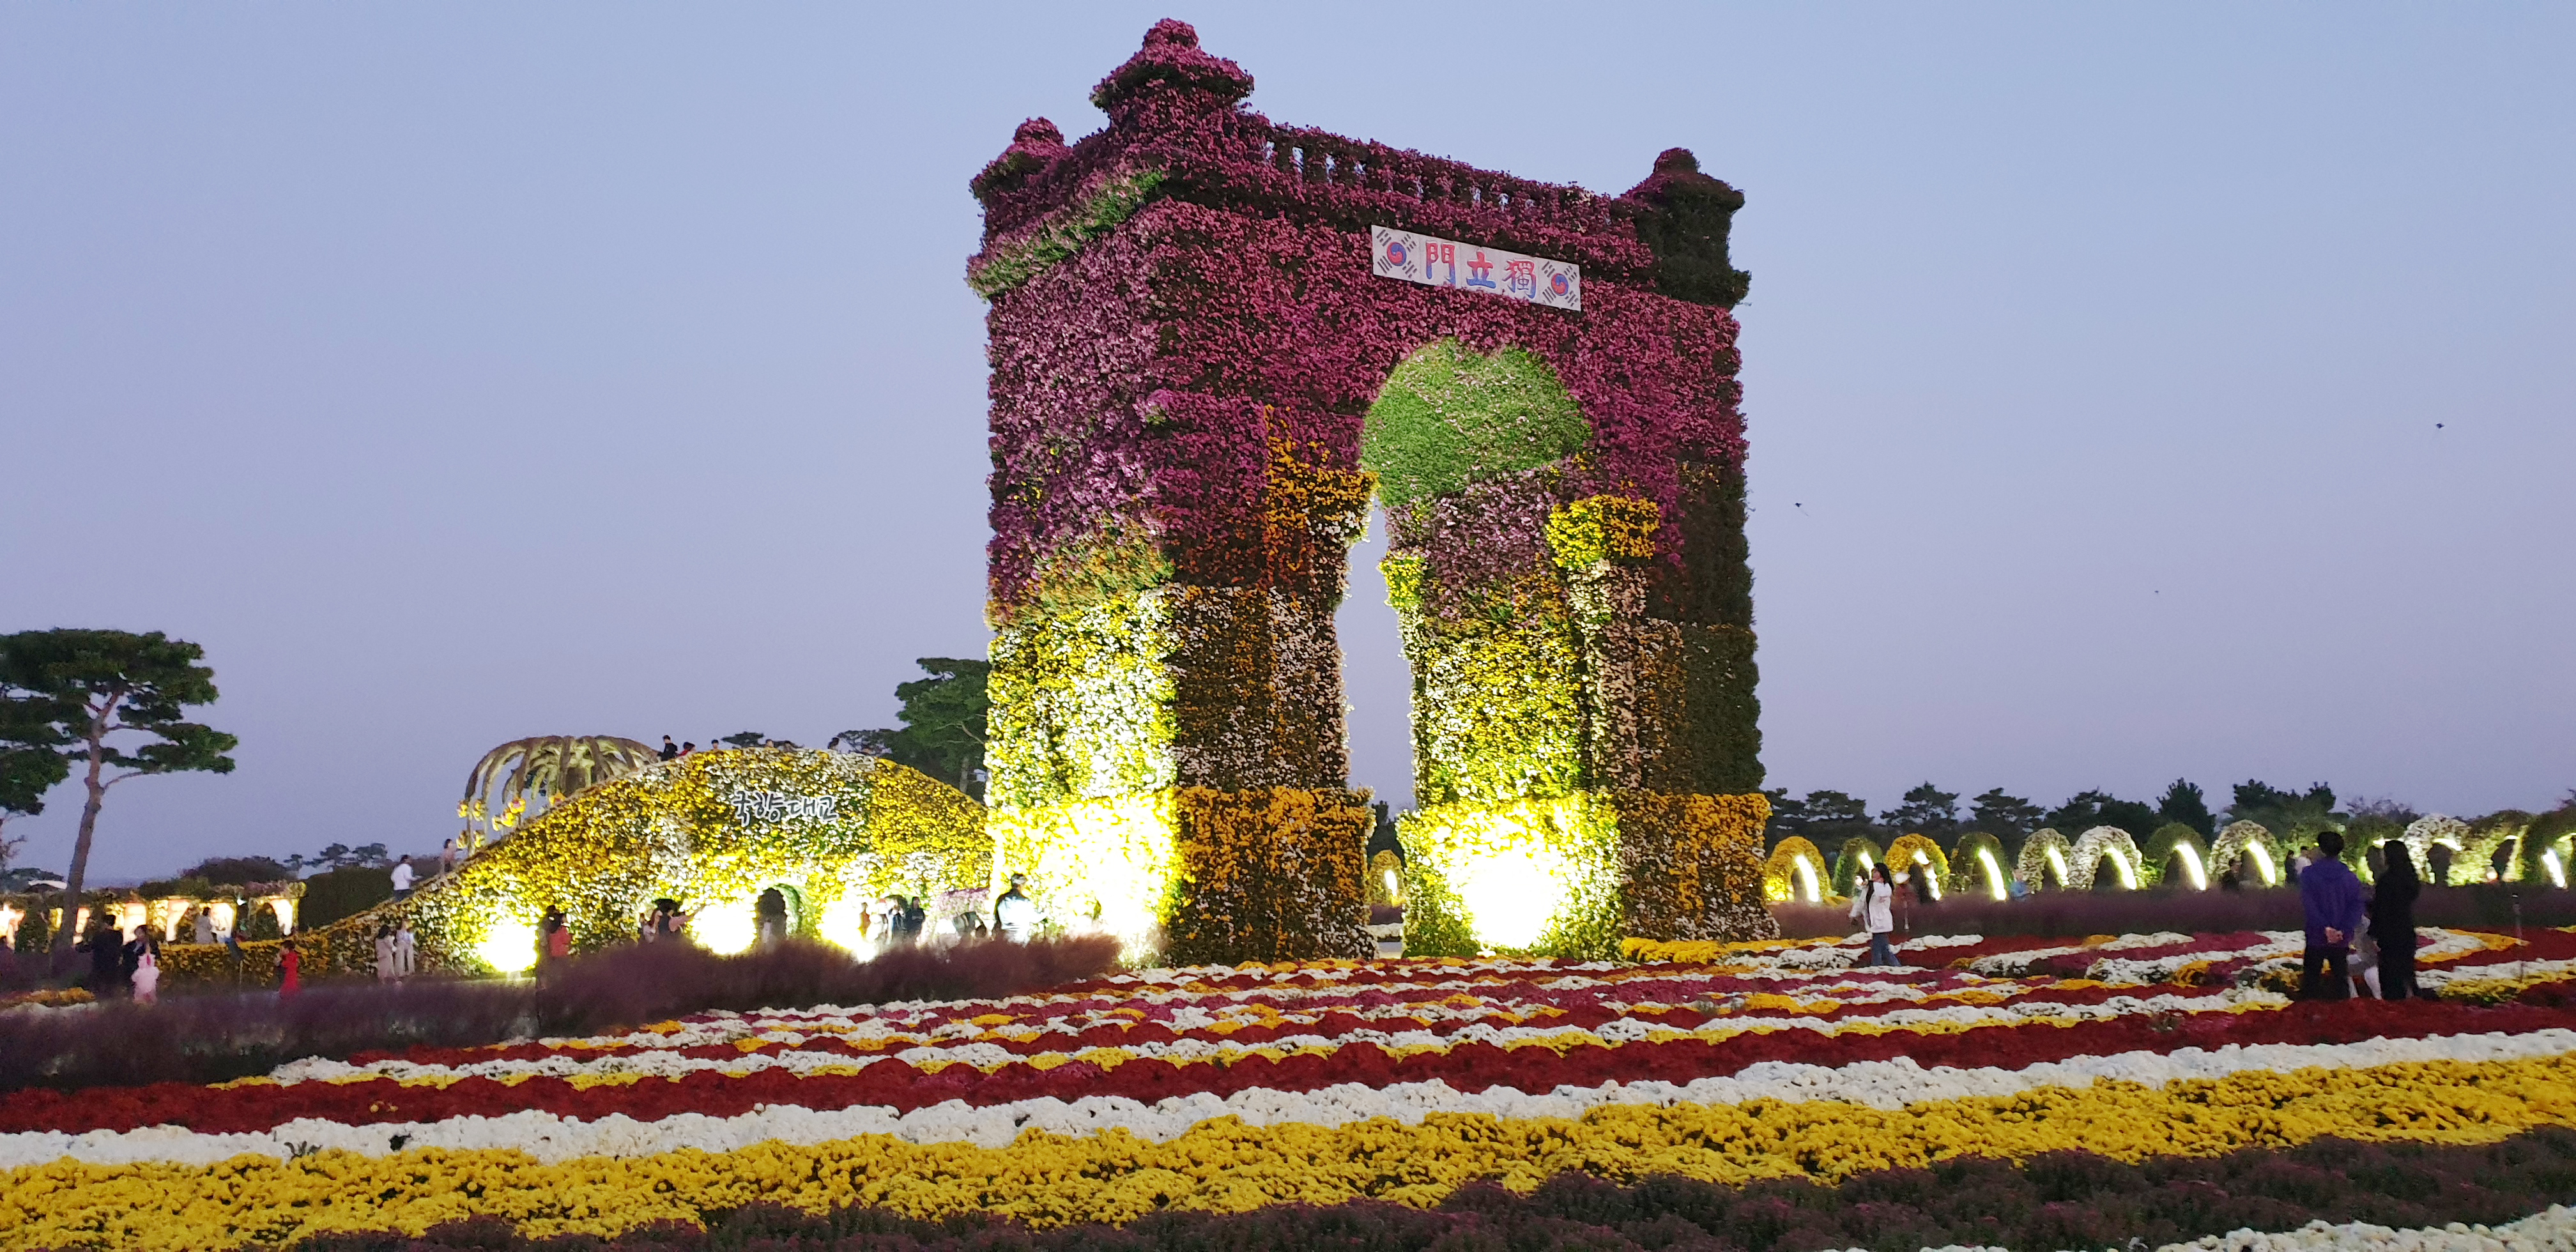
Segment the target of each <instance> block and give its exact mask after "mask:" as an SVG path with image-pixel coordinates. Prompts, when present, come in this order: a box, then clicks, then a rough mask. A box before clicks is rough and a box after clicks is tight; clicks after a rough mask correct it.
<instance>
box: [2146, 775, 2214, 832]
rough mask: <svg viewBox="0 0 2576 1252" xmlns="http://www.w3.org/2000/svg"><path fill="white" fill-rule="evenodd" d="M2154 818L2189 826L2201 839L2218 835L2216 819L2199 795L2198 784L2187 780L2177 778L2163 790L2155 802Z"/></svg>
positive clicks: (2204, 798) (2204, 799)
mask: <svg viewBox="0 0 2576 1252" xmlns="http://www.w3.org/2000/svg"><path fill="white" fill-rule="evenodd" d="M2156 816H2158V817H2161V818H2163V819H2164V820H2166V821H2168V822H2174V823H2179V824H2181V825H2184V826H2189V827H2191V828H2192V830H2193V831H2194V832H2196V833H2197V834H2199V835H2200V837H2201V838H2203V839H2207V838H2209V837H2210V836H2212V835H2215V834H2217V833H2218V817H2217V815H2216V814H2213V813H2211V812H2210V811H2209V801H2208V799H2207V797H2205V796H2203V795H2202V794H2201V790H2200V784H2198V783H2196V782H2193V781H2191V780H2190V779H2188V778H2177V779H2175V780H2173V785H2172V786H2170V787H2167V788H2165V794H2164V795H2163V797H2162V798H2160V799H2158V800H2157V801H2156Z"/></svg>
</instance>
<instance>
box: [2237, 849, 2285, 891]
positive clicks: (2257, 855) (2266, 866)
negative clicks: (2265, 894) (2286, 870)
mask: <svg viewBox="0 0 2576 1252" xmlns="http://www.w3.org/2000/svg"><path fill="white" fill-rule="evenodd" d="M2245 850H2246V851H2248V852H2251V853H2253V854H2254V869H2255V872H2257V873H2260V874H2261V875H2263V885H2264V886H2266V887H2269V886H2272V885H2274V884H2276V883H2278V882H2280V881H2281V876H2280V875H2279V874H2276V873H2274V872H2273V871H2272V854H2271V853H2269V852H2266V851H2264V850H2263V845H2262V844H2259V843H2249V844H2246V845H2245Z"/></svg>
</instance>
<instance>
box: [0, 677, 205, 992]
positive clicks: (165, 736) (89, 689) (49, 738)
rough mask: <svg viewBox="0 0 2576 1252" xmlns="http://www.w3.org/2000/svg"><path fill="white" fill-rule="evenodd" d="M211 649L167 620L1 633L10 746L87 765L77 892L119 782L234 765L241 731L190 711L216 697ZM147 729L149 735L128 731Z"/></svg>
mask: <svg viewBox="0 0 2576 1252" xmlns="http://www.w3.org/2000/svg"><path fill="white" fill-rule="evenodd" d="M205 655H206V652H205V649H203V648H201V647H198V646H197V645H196V644H193V643H189V642H186V641H185V640H179V639H172V638H170V637H169V636H167V635H164V634H162V633H161V632H159V631H157V630H156V631H153V632H151V633H149V634H140V635H138V634H134V633H132V632H130V631H122V630H74V629H56V630H30V631H21V632H19V633H17V634H13V635H0V753H5V754H7V755H9V756H12V757H17V756H19V755H20V754H25V753H42V754H46V755H50V756H52V757H54V758H55V759H56V761H57V762H59V764H60V767H61V768H62V769H63V770H64V771H65V774H64V776H66V777H67V776H69V774H70V772H72V771H74V770H78V771H79V772H80V773H81V775H82V779H81V782H82V786H83V788H84V789H85V790H86V792H87V797H86V802H85V803H84V804H83V805H82V808H81V819H80V834H79V835H78V837H77V838H76V839H75V840H74V841H73V843H72V863H71V872H70V873H68V874H66V875H65V876H64V887H63V891H64V894H65V896H66V897H67V898H70V899H75V900H76V899H79V898H80V891H81V885H82V879H83V877H84V875H86V873H87V872H88V869H89V852H90V843H91V840H92V839H93V838H94V837H95V836H96V834H97V832H98V814H99V809H100V807H101V806H102V805H104V804H105V803H106V800H107V792H108V789H109V788H111V787H114V786H116V785H117V784H119V783H123V782H127V781H129V780H132V779H135V778H141V777H145V776H147V775H152V774H172V773H179V772H183V771H197V770H202V771H205V772H209V773H216V774H227V773H231V772H232V768H233V760H232V758H231V757H229V756H226V755H225V753H228V752H230V751H232V750H233V748H234V747H235V746H237V745H238V744H239V743H240V742H241V741H240V740H238V739H236V738H234V737H233V736H231V735H228V734H225V733H224V732H222V731H220V730H216V729H215V728H213V727H211V726H208V725H205V724H204V723H201V722H192V721H189V720H187V716H186V714H187V710H188V709H189V708H190V707H192V706H195V705H202V704H212V703H214V701H215V697H216V691H215V671H214V670H212V669H211V668H208V667H207V666H204V665H200V664H198V662H199V661H201V660H203V659H204V658H205ZM138 735H139V736H141V737H142V738H141V740H140V741H139V742H138V741H136V740H134V739H131V738H124V739H120V738H119V737H121V736H138ZM22 768H35V767H33V766H24V767H22ZM44 768H47V769H50V768H53V767H50V766H48V767H44ZM73 938H74V936H73V935H72V934H71V928H70V927H68V926H66V927H64V928H63V930H62V931H61V932H60V933H58V934H56V935H55V936H54V946H55V951H56V952H58V953H59V952H61V951H62V950H64V949H65V948H68V947H69V946H70V944H71V942H72V940H73Z"/></svg>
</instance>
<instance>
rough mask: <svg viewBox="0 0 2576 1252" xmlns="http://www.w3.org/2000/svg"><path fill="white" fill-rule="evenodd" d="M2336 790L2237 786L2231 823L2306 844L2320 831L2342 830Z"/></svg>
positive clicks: (2250, 783)
mask: <svg viewBox="0 0 2576 1252" xmlns="http://www.w3.org/2000/svg"><path fill="white" fill-rule="evenodd" d="M2334 804H2335V794H2334V788H2332V787H2329V786H2327V785H2325V784H2324V783H2312V784H2310V785H2309V787H2308V789H2307V790H2306V791H2304V792H2298V791H2288V790H2284V789H2282V788H2279V787H2273V786H2268V785H2266V784H2264V783H2262V782H2259V781H2256V780H2253V779H2247V780H2246V781H2244V782H2241V783H2238V784H2236V797H2235V802H2234V803H2232V804H2230V805H2229V806H2228V807H2227V816H2228V820H2230V821H2238V822H2259V823H2261V824H2262V825H2263V827H2264V829H2266V830H2269V831H2271V832H2272V833H2273V834H2275V835H2277V836H2279V837H2280V838H2282V839H2283V840H2285V841H2298V842H2305V841H2306V840H2307V839H2308V837H2309V836H2312V835H2314V834H2316V832H2318V831H2321V830H2330V829H2341V828H2342V826H2343V816H2342V814H2339V813H2337V812H2335V811H2334Z"/></svg>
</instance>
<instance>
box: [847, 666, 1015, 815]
mask: <svg viewBox="0 0 2576 1252" xmlns="http://www.w3.org/2000/svg"><path fill="white" fill-rule="evenodd" d="M914 664H916V665H919V666H920V667H921V669H922V672H923V673H925V674H928V675H929V677H927V678H916V679H913V680H912V681H910V682H906V683H900V684H897V685H896V687H895V689H894V697H895V699H897V700H899V701H901V702H902V708H901V709H900V710H899V711H898V712H897V713H896V714H895V717H896V719H897V720H899V721H901V722H902V723H903V726H902V728H901V729H876V730H845V731H842V732H841V733H839V734H837V735H834V736H832V741H831V744H830V746H831V747H833V748H835V749H839V750H841V751H847V752H857V753H861V754H863V755H867V756H881V757H884V758H886V759H887V760H890V761H893V762H894V763H895V764H897V765H909V766H911V767H912V768H914V769H917V770H920V771H921V772H922V773H925V774H928V775H930V776H931V777H933V778H936V779H939V780H940V781H942V782H945V783H949V784H951V785H953V786H955V787H956V788H957V789H958V790H960V791H963V792H965V793H966V794H968V795H970V796H973V797H975V798H976V799H978V800H981V799H983V798H984V719H985V714H986V712H987V710H989V709H990V708H991V707H992V699H991V697H990V696H988V695H987V694H986V692H985V684H986V681H987V679H989V678H990V677H991V675H992V672H993V667H992V665H991V664H990V663H988V662H984V661H975V660H967V659H964V658H961V657H948V656H925V657H922V658H920V659H919V660H917V661H915V662H914Z"/></svg>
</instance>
